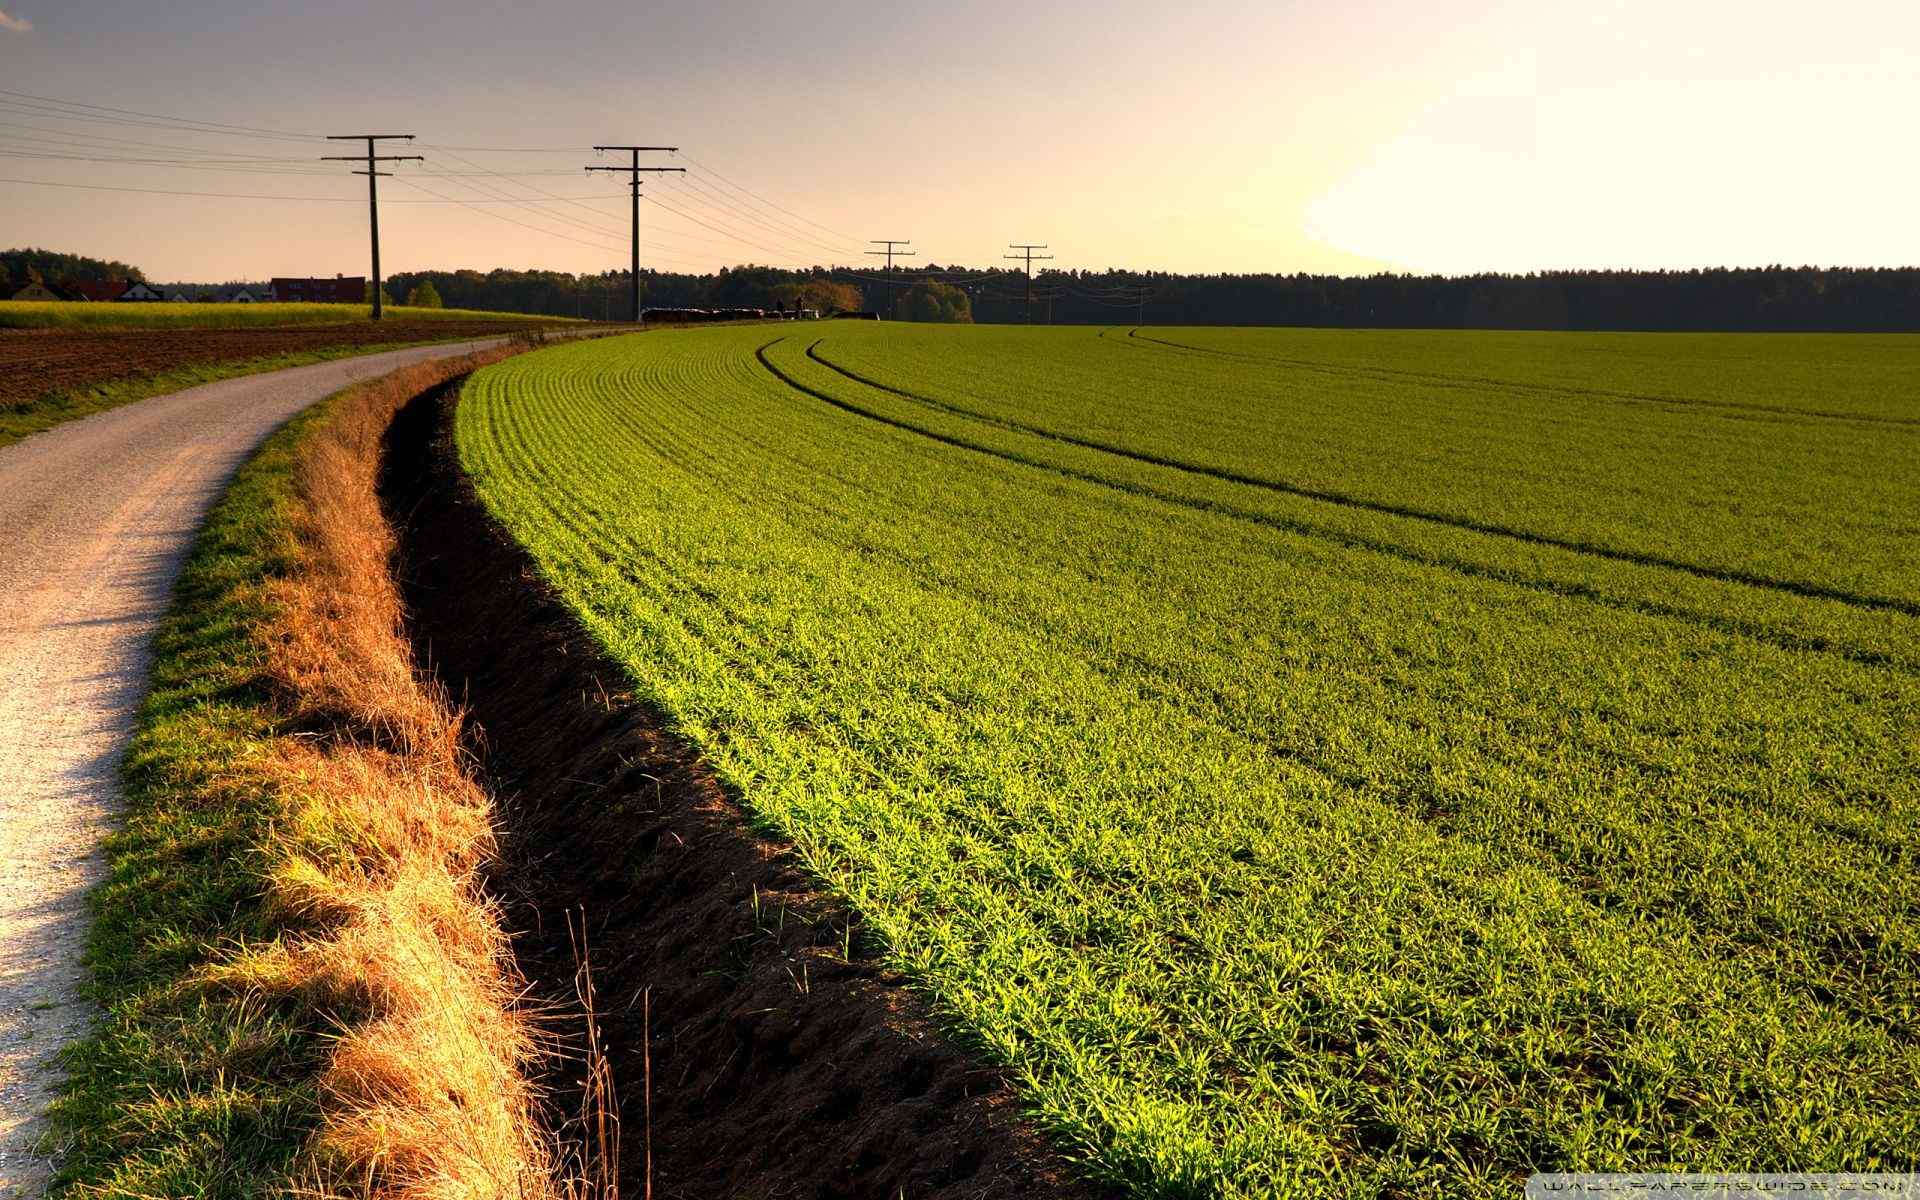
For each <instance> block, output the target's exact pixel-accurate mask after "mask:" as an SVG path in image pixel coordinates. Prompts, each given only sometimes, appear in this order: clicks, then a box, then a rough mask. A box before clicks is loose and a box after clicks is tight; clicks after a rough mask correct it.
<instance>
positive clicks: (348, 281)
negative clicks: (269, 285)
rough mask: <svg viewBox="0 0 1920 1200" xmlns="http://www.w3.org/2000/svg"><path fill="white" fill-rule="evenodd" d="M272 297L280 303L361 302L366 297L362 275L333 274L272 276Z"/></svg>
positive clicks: (365, 283) (364, 279)
mask: <svg viewBox="0 0 1920 1200" xmlns="http://www.w3.org/2000/svg"><path fill="white" fill-rule="evenodd" d="M273 298H274V299H275V300H278V301H279V302H280V303H282V304H291V303H296V302H298V303H306V304H362V303H365V301H366V299H367V279H366V276H364V275H351V276H344V275H335V276H334V277H333V278H332V279H295V278H292V277H290V276H284V275H276V276H274V277H273Z"/></svg>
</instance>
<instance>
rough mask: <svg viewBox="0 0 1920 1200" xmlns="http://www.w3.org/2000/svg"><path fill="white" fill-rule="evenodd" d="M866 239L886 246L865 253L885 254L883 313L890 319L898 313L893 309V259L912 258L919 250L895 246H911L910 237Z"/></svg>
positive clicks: (911, 240)
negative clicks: (885, 275) (901, 248)
mask: <svg viewBox="0 0 1920 1200" xmlns="http://www.w3.org/2000/svg"><path fill="white" fill-rule="evenodd" d="M867 240H868V241H869V242H871V243H872V244H874V245H876V246H885V247H886V249H885V250H869V251H867V253H868V254H873V255H881V254H884V255H886V256H887V311H886V312H885V313H884V314H883V315H884V316H885V317H886V319H887V320H889V321H891V320H893V319H894V317H895V316H897V315H898V314H897V313H895V312H894V311H893V260H894V259H895V258H896V257H899V258H912V257H913V256H915V255H916V254H919V253H920V252H919V251H918V250H900V249H897V248H896V247H900V246H911V245H912V244H913V239H912V238H868V239H867Z"/></svg>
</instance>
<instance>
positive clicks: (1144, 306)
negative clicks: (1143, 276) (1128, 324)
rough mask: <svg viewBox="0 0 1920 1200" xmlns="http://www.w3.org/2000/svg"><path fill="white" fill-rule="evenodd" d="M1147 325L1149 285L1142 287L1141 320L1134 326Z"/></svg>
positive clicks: (1142, 285)
mask: <svg viewBox="0 0 1920 1200" xmlns="http://www.w3.org/2000/svg"><path fill="white" fill-rule="evenodd" d="M1146 323H1147V285H1146V284H1144V283H1143V284H1141V285H1140V318H1139V320H1137V321H1135V322H1134V324H1136V325H1145V324H1146Z"/></svg>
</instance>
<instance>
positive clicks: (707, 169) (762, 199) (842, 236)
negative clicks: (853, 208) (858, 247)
mask: <svg viewBox="0 0 1920 1200" xmlns="http://www.w3.org/2000/svg"><path fill="white" fill-rule="evenodd" d="M680 157H681V158H683V159H685V160H686V161H687V162H690V163H693V165H694V167H695V168H697V169H698V170H700V171H703V172H705V173H706V174H708V175H711V176H713V177H714V178H715V179H717V180H719V181H720V182H721V183H724V184H726V185H727V186H728V187H730V188H732V189H733V190H734V191H736V192H739V193H741V194H742V195H746V196H750V197H752V198H753V199H755V200H758V201H759V202H760V203H762V204H764V205H766V206H767V207H768V208H771V209H776V210H778V211H779V212H783V213H786V214H787V215H788V216H790V217H792V218H793V219H794V220H796V221H800V222H803V223H805V224H808V225H811V226H813V227H814V228H815V229H818V230H819V231H820V232H822V233H826V234H831V235H833V236H834V237H836V238H839V239H840V240H841V241H842V242H847V243H851V242H854V241H856V240H858V239H856V238H854V237H853V236H852V235H851V234H845V233H841V232H840V231H839V230H837V229H831V228H828V227H827V226H825V225H822V224H820V222H818V221H809V220H807V218H805V217H803V216H801V215H800V214H799V213H797V212H793V211H791V210H789V209H785V208H781V207H780V206H779V205H778V204H775V203H774V202H773V201H771V200H769V199H767V198H766V197H765V196H761V195H759V194H758V193H756V192H754V191H752V190H750V189H748V188H745V187H742V186H741V185H740V184H737V183H735V182H733V181H732V180H731V179H728V178H727V177H726V176H725V175H722V174H721V173H720V172H718V171H716V170H714V169H713V168H712V167H709V166H704V165H702V164H700V163H698V162H694V159H693V157H692V156H691V155H688V154H682V155H681V156H680Z"/></svg>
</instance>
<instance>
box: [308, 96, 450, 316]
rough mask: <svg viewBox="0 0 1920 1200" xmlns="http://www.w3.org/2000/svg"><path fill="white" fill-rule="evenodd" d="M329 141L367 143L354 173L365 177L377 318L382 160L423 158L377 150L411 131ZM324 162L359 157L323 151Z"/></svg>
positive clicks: (348, 135) (409, 137)
mask: <svg viewBox="0 0 1920 1200" xmlns="http://www.w3.org/2000/svg"><path fill="white" fill-rule="evenodd" d="M327 140H328V141H331V142H358V141H365V142H366V143H367V154H366V164H367V169H366V170H364V171H355V172H354V174H355V175H365V176H366V177H367V229H368V231H369V232H370V233H371V234H372V236H373V319H374V320H376V321H378V320H379V319H380V317H381V315H382V312H381V303H380V177H381V176H382V175H390V174H392V172H391V171H382V170H381V169H380V166H379V164H381V163H383V162H425V161H427V160H426V159H424V158H422V157H420V156H419V155H418V154H376V153H375V151H376V150H377V149H378V147H379V144H380V143H381V142H393V141H409V142H410V141H412V140H413V135H412V134H410V133H336V134H330V135H329V136H328V138H327ZM321 160H322V161H323V162H359V161H361V160H360V159H359V157H357V156H355V155H348V154H327V155H323V156H322V159H321Z"/></svg>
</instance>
